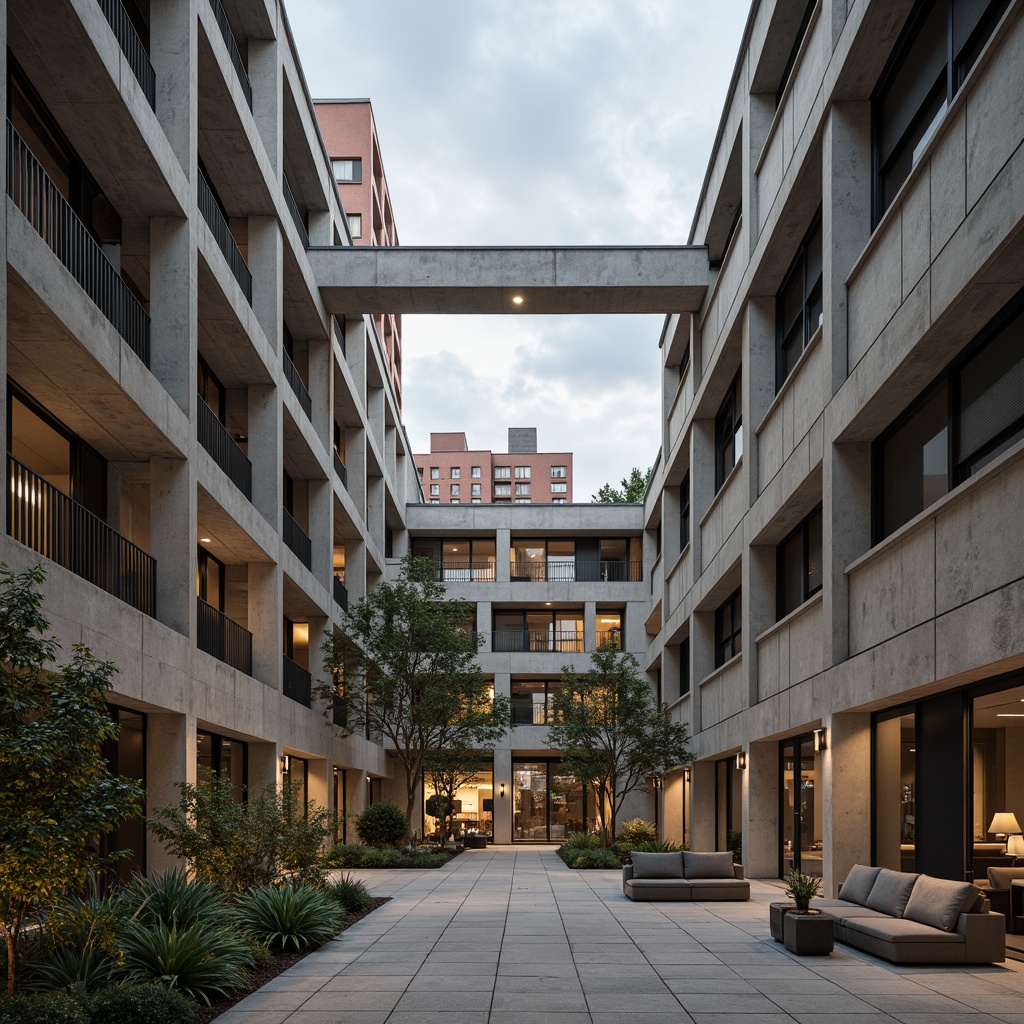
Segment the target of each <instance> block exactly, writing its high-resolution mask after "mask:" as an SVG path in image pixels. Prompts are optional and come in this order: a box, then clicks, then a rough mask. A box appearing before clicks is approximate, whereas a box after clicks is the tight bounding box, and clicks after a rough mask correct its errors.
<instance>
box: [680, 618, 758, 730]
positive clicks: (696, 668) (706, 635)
mask: <svg viewBox="0 0 1024 1024" xmlns="http://www.w3.org/2000/svg"><path fill="white" fill-rule="evenodd" d="M690 659H691V668H692V675H691V676H690V707H691V708H692V709H693V731H694V734H695V735H696V734H697V733H699V732H700V731H701V729H703V728H704V726H703V722H702V720H701V693H700V683H701V680H702V679H705V678H707V676H709V675H711V673H712V672H714V670H715V613H714V612H696V613H695V614H694V616H693V618H692V619H691V625H690ZM744 660H746V659H744Z"/></svg>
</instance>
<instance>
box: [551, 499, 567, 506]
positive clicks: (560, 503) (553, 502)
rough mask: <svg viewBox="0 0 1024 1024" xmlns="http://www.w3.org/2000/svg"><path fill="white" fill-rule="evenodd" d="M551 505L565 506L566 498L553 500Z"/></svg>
mask: <svg viewBox="0 0 1024 1024" xmlns="http://www.w3.org/2000/svg"><path fill="white" fill-rule="evenodd" d="M551 504H552V505H564V504H565V498H552V499H551Z"/></svg>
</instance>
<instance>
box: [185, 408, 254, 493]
mask: <svg viewBox="0 0 1024 1024" xmlns="http://www.w3.org/2000/svg"><path fill="white" fill-rule="evenodd" d="M197 398H198V399H199V400H198V401H197V402H196V436H197V438H198V440H199V443H200V444H201V445H202V446H203V447H204V448H205V449H206V450H207V451H208V452H209V453H210V455H211V456H213V461H214V462H216V463H217V465H218V466H220V468H221V469H223V470H224V472H225V473H227V475H228V479H229V480H231V482H232V483H233V484H234V485H235V486H236V487H237V488H238V489H239V490H240V491H241V492H242V493H243V494H244V495H245V496H246V498H248V499H249V501H252V463H251V462H250V461H249V459H248V457H247V456H246V454H245V452H243V451H242V449H241V448H239V447H238V444H237V443H236V441H235V439H234V438H233V437H232V436H231V435H230V434H229V433H228V430H227V427H225V426H224V424H223V423H221V421H220V420H219V419H217V414H216V413H215V412H214V411H213V410H212V409H211V408H210V407H209V406H208V405H207V404H206V401H205V399H204V398H203V396H202V395H197Z"/></svg>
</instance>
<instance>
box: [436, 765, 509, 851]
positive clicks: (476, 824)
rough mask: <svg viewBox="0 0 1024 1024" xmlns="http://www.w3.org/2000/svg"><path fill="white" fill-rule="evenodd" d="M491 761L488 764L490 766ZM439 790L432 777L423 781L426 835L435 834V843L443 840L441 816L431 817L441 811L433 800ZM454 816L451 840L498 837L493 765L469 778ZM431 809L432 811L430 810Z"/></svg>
mask: <svg viewBox="0 0 1024 1024" xmlns="http://www.w3.org/2000/svg"><path fill="white" fill-rule="evenodd" d="M489 763H490V762H489V759H488V765H489ZM435 795H436V790H435V789H434V786H433V785H432V783H431V781H430V775H429V774H428V775H427V776H426V777H425V778H424V780H423V815H424V828H423V834H424V835H425V836H426V835H429V834H430V832H431V831H433V836H434V839H435V840H439V839H440V830H441V828H442V820H441V817H439V816H437V815H432V814H430V810H437V808H436V807H435V806H434V804H433V803H432V802H431V801H430V798H431V797H433V796H435ZM452 799H453V801H454V804H455V806H454V808H453V814H452V818H451V821H450V825H451V829H452V832H451V833H450V836H451V838H452V839H453V840H454V841H455V842H459V843H461V842H463V840H464V839H465V838H466V837H467V836H479V835H483V836H486V837H487V838H488V839H491V838H493V836H494V772H493V770H492V768H491V767H490V766H488V767H487V768H485V769H484V770H482V771H479V772H477V773H476V774H475V775H472V776H471V777H469V778H467V779H465V780H464V781H463V782H462V785H460V786H459V788H458V789H457V790H456V791H455V795H454V797H453V798H452ZM428 808H429V810H428Z"/></svg>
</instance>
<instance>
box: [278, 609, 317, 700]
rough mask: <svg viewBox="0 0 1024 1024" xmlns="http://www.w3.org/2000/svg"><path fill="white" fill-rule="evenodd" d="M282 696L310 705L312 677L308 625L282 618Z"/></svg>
mask: <svg viewBox="0 0 1024 1024" xmlns="http://www.w3.org/2000/svg"><path fill="white" fill-rule="evenodd" d="M283 676H284V695H285V696H286V697H287V698H288V699H289V700H293V701H295V703H296V704H301V705H302V706H303V707H306V708H308V707H310V706H311V705H312V692H313V677H312V675H310V671H309V623H308V622H293V621H292V620H291V619H289V618H288V617H287V616H285V617H284V672H283Z"/></svg>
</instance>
